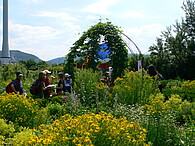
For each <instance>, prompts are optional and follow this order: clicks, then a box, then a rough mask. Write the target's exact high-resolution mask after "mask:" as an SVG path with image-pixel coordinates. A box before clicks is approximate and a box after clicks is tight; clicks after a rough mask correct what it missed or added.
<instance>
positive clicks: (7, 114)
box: [0, 93, 39, 127]
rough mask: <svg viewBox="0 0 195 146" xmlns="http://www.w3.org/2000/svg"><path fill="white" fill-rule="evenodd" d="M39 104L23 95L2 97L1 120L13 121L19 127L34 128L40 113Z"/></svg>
mask: <svg viewBox="0 0 195 146" xmlns="http://www.w3.org/2000/svg"><path fill="white" fill-rule="evenodd" d="M38 110H39V108H38V106H37V103H36V102H35V101H34V100H33V99H31V98H26V97H24V96H23V95H18V94H14V93H13V94H7V93H3V94H1V95H0V118H4V119H6V120H8V121H12V122H13V123H15V124H18V125H19V126H27V127H33V126H35V125H34V123H35V122H36V115H37V113H38Z"/></svg>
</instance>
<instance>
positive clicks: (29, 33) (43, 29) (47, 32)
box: [10, 24, 61, 45]
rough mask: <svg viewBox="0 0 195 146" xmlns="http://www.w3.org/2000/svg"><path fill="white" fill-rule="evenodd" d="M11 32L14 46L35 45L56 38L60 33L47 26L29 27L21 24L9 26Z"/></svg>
mask: <svg viewBox="0 0 195 146" xmlns="http://www.w3.org/2000/svg"><path fill="white" fill-rule="evenodd" d="M11 26H12V28H11V30H10V31H11V32H12V34H13V35H12V36H13V38H14V40H15V41H16V44H20V43H21V42H23V43H24V44H29V45H32V44H37V43H39V42H41V41H44V40H47V39H51V38H54V37H57V36H58V35H60V34H61V32H60V31H58V30H55V29H53V28H52V27H49V26H30V25H22V24H11Z"/></svg>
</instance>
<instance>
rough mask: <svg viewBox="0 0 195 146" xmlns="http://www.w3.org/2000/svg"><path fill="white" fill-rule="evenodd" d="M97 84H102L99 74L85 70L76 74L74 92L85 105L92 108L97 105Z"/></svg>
mask: <svg viewBox="0 0 195 146" xmlns="http://www.w3.org/2000/svg"><path fill="white" fill-rule="evenodd" d="M97 82H100V74H99V73H97V72H94V71H92V70H85V69H83V70H78V71H77V72H76V73H75V80H74V91H75V93H76V94H77V95H79V98H80V101H81V103H82V104H83V105H85V106H91V105H92V104H94V103H95V100H96V97H95V90H96V88H97V86H96V85H97Z"/></svg>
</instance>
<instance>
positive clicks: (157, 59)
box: [149, 0, 195, 79]
mask: <svg viewBox="0 0 195 146" xmlns="http://www.w3.org/2000/svg"><path fill="white" fill-rule="evenodd" d="M194 3H195V2H194V1H190V0H187V1H186V3H185V2H184V3H183V7H182V8H183V10H184V11H185V14H186V17H185V19H182V21H181V22H178V21H176V24H175V25H173V26H172V27H167V30H166V31H164V32H162V35H161V38H157V44H156V45H153V46H151V47H150V48H149V52H151V54H150V56H151V62H152V63H153V64H154V65H156V66H157V69H159V70H160V71H161V72H162V73H163V74H165V75H166V76H167V77H168V78H173V77H177V76H179V77H181V78H184V79H193V78H195V75H194V74H193V73H192V72H194V71H195V67H194V64H195V39H194V34H195V32H194V30H195V25H194V24H195V8H194Z"/></svg>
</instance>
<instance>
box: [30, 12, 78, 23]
mask: <svg viewBox="0 0 195 146" xmlns="http://www.w3.org/2000/svg"><path fill="white" fill-rule="evenodd" d="M32 16H39V17H53V18H60V19H63V20H70V21H76V20H77V18H76V17H73V16H71V15H69V14H68V13H64V12H49V11H41V12H39V13H38V14H36V15H32Z"/></svg>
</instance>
